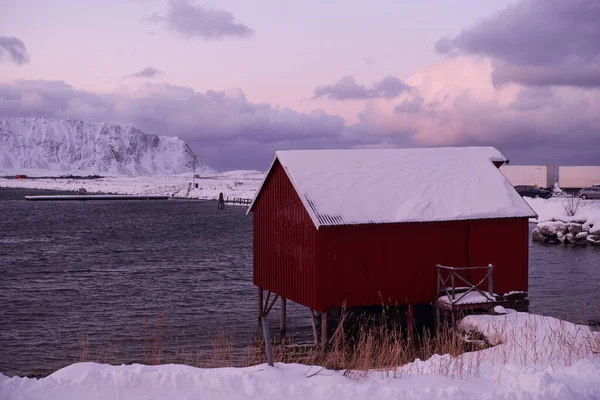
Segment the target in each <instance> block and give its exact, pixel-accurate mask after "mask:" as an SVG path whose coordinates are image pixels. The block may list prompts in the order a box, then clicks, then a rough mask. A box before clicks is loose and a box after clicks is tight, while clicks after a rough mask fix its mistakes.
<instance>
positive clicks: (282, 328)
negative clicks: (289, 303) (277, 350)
mask: <svg viewBox="0 0 600 400" xmlns="http://www.w3.org/2000/svg"><path fill="white" fill-rule="evenodd" d="M286 308H287V307H286V299H285V297H283V296H281V318H280V320H279V333H280V334H281V342H282V343H283V341H284V338H285V319H286V311H287V310H286Z"/></svg>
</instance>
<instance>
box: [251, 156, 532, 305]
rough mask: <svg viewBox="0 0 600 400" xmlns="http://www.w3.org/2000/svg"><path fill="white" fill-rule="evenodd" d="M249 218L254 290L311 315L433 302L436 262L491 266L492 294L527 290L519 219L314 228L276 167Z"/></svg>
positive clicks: (524, 228)
mask: <svg viewBox="0 0 600 400" xmlns="http://www.w3.org/2000/svg"><path fill="white" fill-rule="evenodd" d="M253 212H254V218H253V220H254V284H255V285H257V286H259V287H262V288H263V289H267V290H270V291H271V292H274V293H276V294H279V295H281V296H284V297H286V298H288V299H290V300H292V301H294V302H296V303H299V304H302V305H305V306H307V307H310V308H313V309H316V310H319V311H324V310H326V309H327V308H333V307H340V306H341V305H342V304H343V303H344V302H345V303H346V305H347V306H349V307H352V306H361V305H362V306H366V305H373V304H382V303H383V304H406V303H410V304H419V303H430V302H433V301H434V299H435V294H436V293H435V290H436V268H435V266H436V264H443V265H447V266H456V267H458V266H468V265H469V261H471V265H473V266H475V265H487V264H490V263H491V264H493V265H494V267H495V268H494V291H495V292H496V293H505V292H508V291H511V290H523V291H526V290H527V283H528V281H527V280H528V246H529V231H528V221H527V219H526V218H511V219H494V220H472V221H452V222H429V223H398V224H372V225H349V226H335V227H321V228H320V229H319V230H317V229H316V228H315V226H314V224H313V222H312V220H311V219H310V216H309V215H308V212H307V211H306V209H305V208H304V205H303V204H302V202H301V200H300V198H299V197H298V195H297V193H296V191H295V189H294V187H293V185H292V184H291V182H290V181H289V179H288V177H287V174H286V173H285V171H284V170H283V168H282V167H281V165H280V164H279V162H278V161H276V164H275V166H274V167H273V169H272V170H271V172H270V174H269V177H268V178H267V181H266V182H265V186H264V187H263V188H262V192H261V194H260V197H259V198H258V199H257V201H256V204H255V205H254V209H253ZM469 231H470V237H471V251H470V252H471V254H470V256H469ZM469 259H470V260H469ZM483 274H484V273H483V272H481V273H473V274H472V275H471V277H470V278H471V280H472V281H475V280H478V278H479V279H480V278H481V277H482V276H483ZM457 285H461V284H460V283H459V282H457ZM484 287H485V288H487V285H484Z"/></svg>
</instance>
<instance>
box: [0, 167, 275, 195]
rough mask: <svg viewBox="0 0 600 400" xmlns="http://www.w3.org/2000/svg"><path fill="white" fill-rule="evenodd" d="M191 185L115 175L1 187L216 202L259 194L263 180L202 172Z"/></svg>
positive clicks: (186, 179)
mask: <svg viewBox="0 0 600 400" xmlns="http://www.w3.org/2000/svg"><path fill="white" fill-rule="evenodd" d="M198 176H199V178H196V179H195V183H197V184H198V188H195V187H194V186H193V185H191V183H192V174H183V175H174V176H113V177H105V178H99V179H52V178H50V179H2V178H0V187H14V188H29V189H50V190H73V191H76V190H78V189H79V188H85V189H86V190H87V192H88V193H115V194H131V195H137V194H139V195H166V196H173V197H179V198H192V199H217V198H218V197H219V193H221V192H222V193H223V196H224V197H225V198H227V197H236V198H248V199H251V198H253V197H254V195H255V194H256V191H257V190H258V186H259V185H260V183H261V182H262V180H263V178H264V173H262V172H259V171H231V172H223V173H218V174H215V173H202V174H198Z"/></svg>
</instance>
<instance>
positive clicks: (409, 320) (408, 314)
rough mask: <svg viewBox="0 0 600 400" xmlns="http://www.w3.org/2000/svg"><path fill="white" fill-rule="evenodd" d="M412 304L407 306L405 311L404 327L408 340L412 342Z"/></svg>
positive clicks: (413, 321)
mask: <svg viewBox="0 0 600 400" xmlns="http://www.w3.org/2000/svg"><path fill="white" fill-rule="evenodd" d="M414 307H415V306H413V305H412V304H409V305H408V309H407V311H406V325H407V336H408V340H412V339H413V337H414V334H415V310H414Z"/></svg>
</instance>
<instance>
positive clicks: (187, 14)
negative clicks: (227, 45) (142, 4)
mask: <svg viewBox="0 0 600 400" xmlns="http://www.w3.org/2000/svg"><path fill="white" fill-rule="evenodd" d="M149 20H150V21H154V22H161V23H164V24H165V25H166V26H167V28H169V29H170V30H172V31H174V32H177V33H179V34H181V35H183V36H185V37H188V38H192V37H201V38H203V39H208V40H218V39H223V38H226V37H238V38H246V37H249V36H252V35H253V34H254V30H252V29H250V28H249V27H248V26H246V25H244V24H242V23H240V22H236V21H235V18H234V17H233V14H231V13H230V12H228V11H225V10H219V9H213V8H207V7H204V6H201V5H198V4H195V3H194V2H192V1H190V0H170V2H169V4H168V8H167V12H166V14H164V15H161V14H154V15H152V16H151V17H149Z"/></svg>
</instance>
